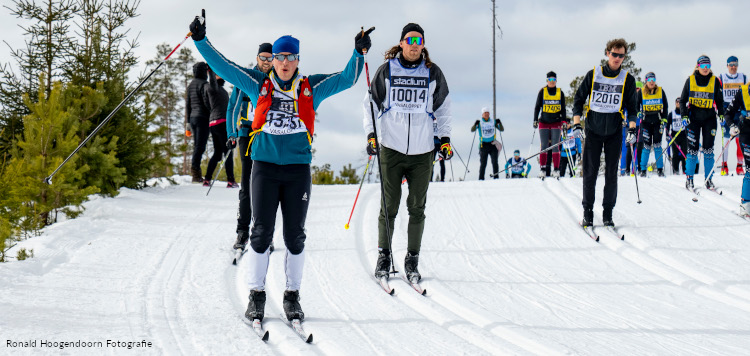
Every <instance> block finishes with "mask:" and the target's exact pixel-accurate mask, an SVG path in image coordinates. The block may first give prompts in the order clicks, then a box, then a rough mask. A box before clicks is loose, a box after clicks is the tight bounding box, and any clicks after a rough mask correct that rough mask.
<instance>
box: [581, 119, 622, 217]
mask: <svg viewBox="0 0 750 356" xmlns="http://www.w3.org/2000/svg"><path fill="white" fill-rule="evenodd" d="M621 147H622V133H621V132H619V131H618V132H616V133H614V134H612V135H609V136H601V135H597V134H595V133H593V132H591V131H588V130H586V144H585V145H584V146H583V158H582V160H583V161H582V163H583V168H582V169H583V202H582V203H583V208H584V209H593V208H594V199H595V198H596V195H595V190H596V178H597V176H598V175H599V164H600V163H601V155H602V151H604V164H605V170H604V197H603V199H602V207H604V209H605V210H608V209H612V208H614V207H615V203H616V202H617V165H618V163H619V160H620V150H621ZM628 148H629V147H628Z"/></svg>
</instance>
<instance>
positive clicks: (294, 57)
mask: <svg viewBox="0 0 750 356" xmlns="http://www.w3.org/2000/svg"><path fill="white" fill-rule="evenodd" d="M273 58H274V59H276V60H277V61H279V62H283V61H284V59H286V60H287V61H290V62H294V61H296V60H298V59H299V54H294V53H292V54H274V55H273Z"/></svg>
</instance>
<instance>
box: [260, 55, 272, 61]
mask: <svg viewBox="0 0 750 356" xmlns="http://www.w3.org/2000/svg"><path fill="white" fill-rule="evenodd" d="M258 59H260V60H261V61H262V62H271V61H273V56H261V55H258Z"/></svg>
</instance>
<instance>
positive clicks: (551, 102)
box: [542, 87, 562, 114]
mask: <svg viewBox="0 0 750 356" xmlns="http://www.w3.org/2000/svg"><path fill="white" fill-rule="evenodd" d="M555 89H556V90H555V95H549V92H548V91H547V87H544V88H542V91H544V97H543V98H542V100H543V105H542V112H546V113H548V114H554V113H558V112H560V111H562V103H561V102H560V88H555Z"/></svg>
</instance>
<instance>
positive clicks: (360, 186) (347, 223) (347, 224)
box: [344, 156, 372, 230]
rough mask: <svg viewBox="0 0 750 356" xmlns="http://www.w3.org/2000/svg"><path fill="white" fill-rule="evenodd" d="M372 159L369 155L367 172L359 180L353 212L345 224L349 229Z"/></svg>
mask: <svg viewBox="0 0 750 356" xmlns="http://www.w3.org/2000/svg"><path fill="white" fill-rule="evenodd" d="M370 161H372V156H367V165H366V166H365V172H364V173H362V181H360V182H359V189H357V196H356V197H354V205H352V212H351V213H349V220H348V221H347V222H346V225H344V229H346V230H349V223H350V222H351V221H352V215H354V207H356V206H357V199H359V191H361V190H362V183H364V182H365V176H366V175H367V168H369V167H370Z"/></svg>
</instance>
